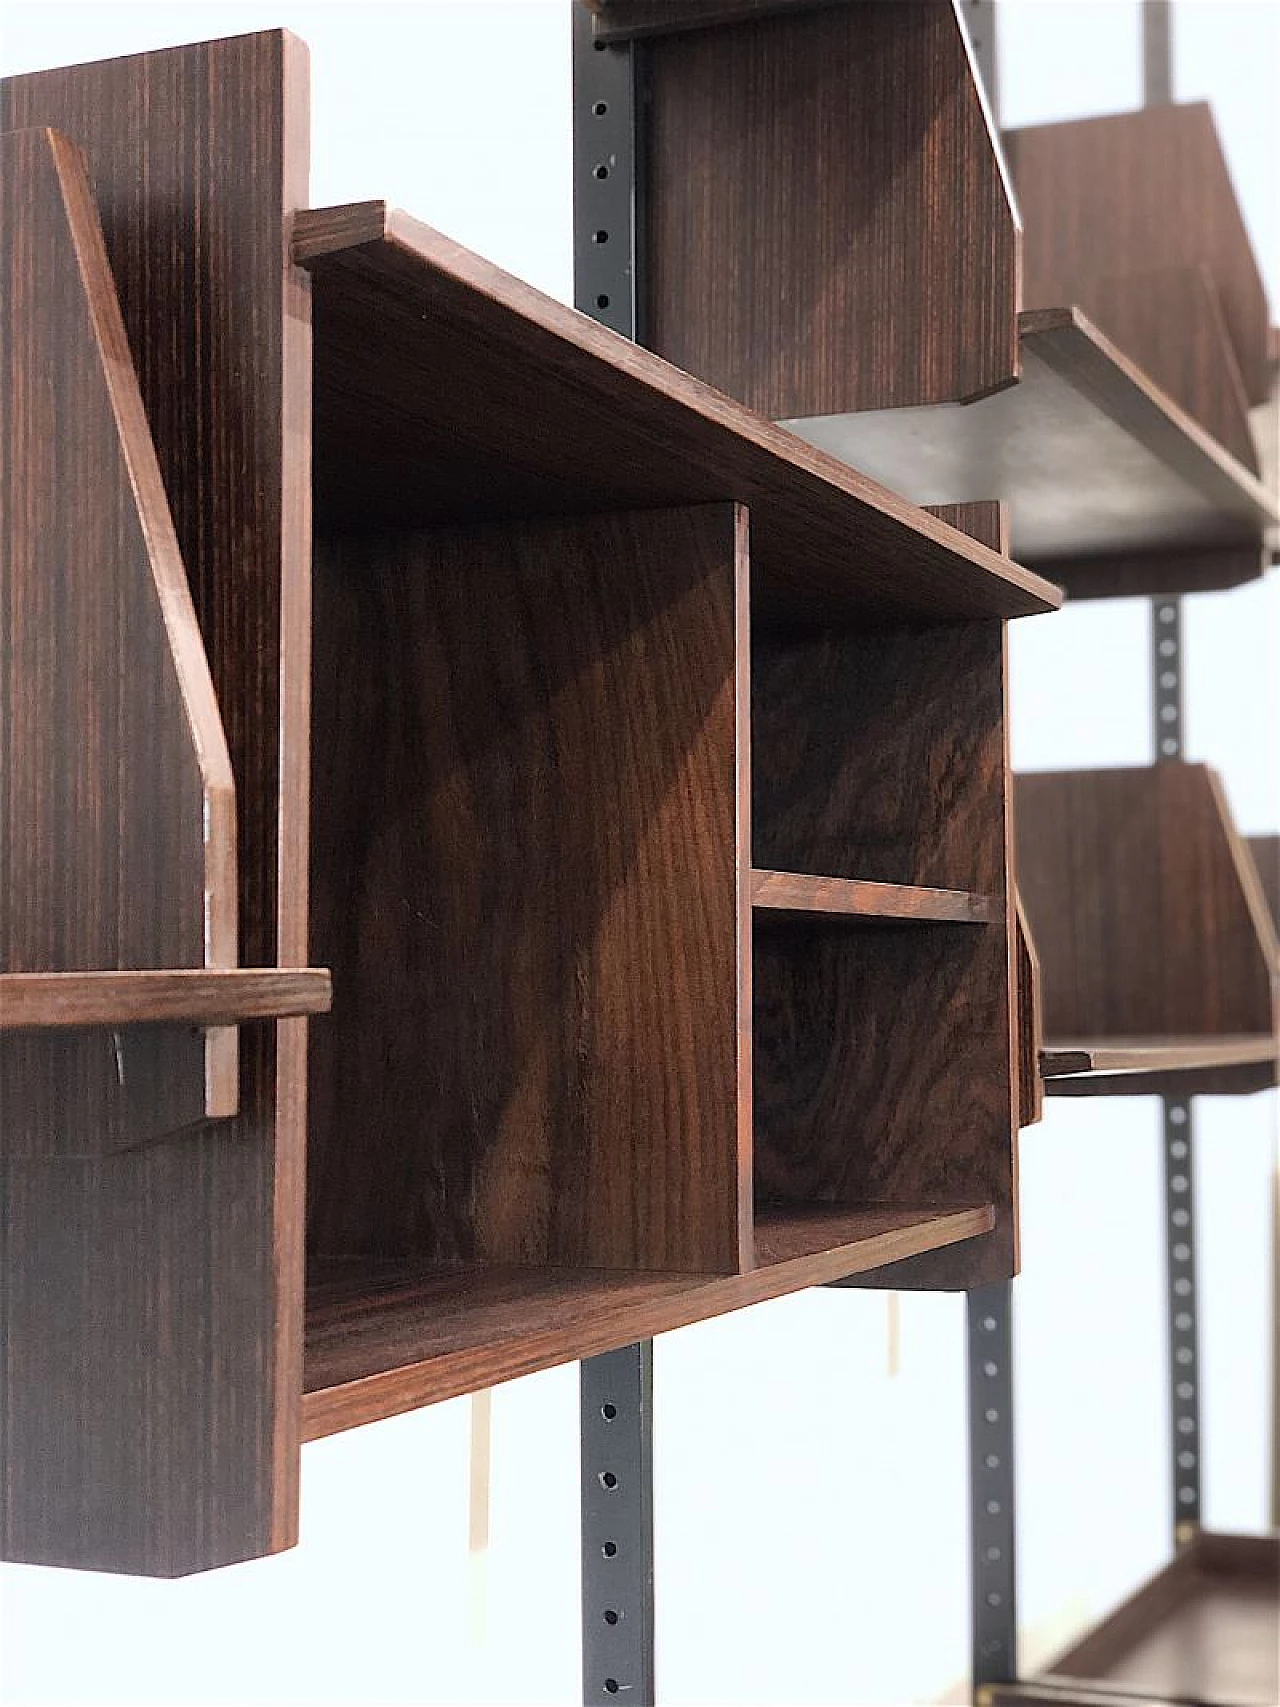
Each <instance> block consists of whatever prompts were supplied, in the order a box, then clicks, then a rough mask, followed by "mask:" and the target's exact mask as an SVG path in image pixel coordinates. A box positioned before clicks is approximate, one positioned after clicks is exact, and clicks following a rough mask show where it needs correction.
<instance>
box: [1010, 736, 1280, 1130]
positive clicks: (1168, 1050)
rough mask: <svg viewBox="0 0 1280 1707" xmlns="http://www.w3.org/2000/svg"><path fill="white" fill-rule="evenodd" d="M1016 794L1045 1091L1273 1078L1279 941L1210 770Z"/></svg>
mask: <svg viewBox="0 0 1280 1707" xmlns="http://www.w3.org/2000/svg"><path fill="white" fill-rule="evenodd" d="M1015 798H1016V817H1015V822H1016V825H1017V832H1018V844H1017V845H1018V873H1019V885H1020V889H1021V893H1022V898H1023V902H1024V904H1025V906H1026V910H1027V915H1028V918H1029V922H1030V929H1031V933H1032V936H1033V938H1034V941H1035V947H1036V950H1037V953H1038V957H1039V962H1040V991H1041V1004H1042V1014H1043V1027H1044V1035H1045V1042H1044V1046H1043V1048H1042V1050H1041V1055H1040V1060H1041V1071H1042V1073H1043V1076H1044V1079H1045V1089H1046V1091H1047V1092H1049V1093H1050V1094H1051V1095H1061V1096H1114V1095H1122V1094H1129V1095H1149V1094H1167V1095H1190V1094H1192V1093H1193V1092H1197V1091H1207V1092H1218V1093H1230V1092H1241V1093H1245V1092H1249V1091H1254V1090H1259V1089H1263V1088H1265V1087H1267V1086H1269V1085H1272V1084H1274V1083H1275V1082H1276V1072H1277V1060H1278V1058H1280V1038H1278V1031H1277V1013H1276V1006H1275V1001H1276V997H1275V978H1274V968H1275V964H1276V941H1275V932H1274V927H1273V925H1272V921H1271V918H1270V915H1269V913H1268V910H1267V906H1266V902H1265V900H1264V897H1263V891H1262V885H1261V883H1260V882H1259V879H1258V875H1257V870H1256V867H1255V865H1254V861H1253V859H1252V857H1251V855H1250V853H1249V850H1248V849H1247V847H1246V846H1245V845H1244V843H1243V842H1242V841H1241V839H1240V837H1239V836H1238V834H1237V833H1236V830H1235V826H1234V825H1233V823H1232V821H1231V816H1230V812H1229V809H1228V807H1227V803H1226V799H1225V797H1224V795H1223V792H1222V788H1221V784H1220V783H1219V781H1218V779H1217V777H1216V776H1215V775H1214V774H1213V772H1211V771H1209V770H1208V769H1206V768H1205V767H1204V766H1203V765H1191V764H1183V763H1175V762H1169V763H1162V764H1159V765H1155V766H1152V767H1146V768H1143V769H1137V770H1108V771H1076V772H1046V773H1043V774H1039V775H1027V776H1020V777H1019V778H1018V779H1017V782H1016V789H1015Z"/></svg>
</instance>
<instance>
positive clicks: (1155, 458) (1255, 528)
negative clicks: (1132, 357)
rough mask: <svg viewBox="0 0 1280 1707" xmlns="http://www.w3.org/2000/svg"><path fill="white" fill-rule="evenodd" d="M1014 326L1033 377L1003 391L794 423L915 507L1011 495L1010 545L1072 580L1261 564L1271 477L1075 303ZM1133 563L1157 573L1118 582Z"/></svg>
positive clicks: (1205, 578) (1244, 574)
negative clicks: (1224, 441)
mask: <svg viewBox="0 0 1280 1707" xmlns="http://www.w3.org/2000/svg"><path fill="white" fill-rule="evenodd" d="M1019 328H1020V335H1021V350H1022V378H1021V380H1020V381H1019V383H1018V384H1016V385H1012V386H1009V387H1008V388H1007V389H1005V390H1004V391H1000V392H996V393H995V394H993V395H991V396H989V397H984V398H980V399H979V400H978V401H976V402H974V403H966V404H942V405H939V406H937V407H933V408H914V409H891V410H875V411H871V412H868V413H866V414H855V415H831V416H815V417H812V418H810V419H808V420H799V421H792V422H790V423H788V424H789V425H790V426H791V427H792V428H793V429H794V430H795V431H796V432H798V433H801V434H803V436H804V437H806V438H807V439H809V440H810V441H811V442H812V443H814V444H817V445H820V446H822V447H823V448H824V449H826V450H829V451H831V452H832V453H833V454H834V455H837V456H840V457H843V458H845V459H847V460H848V461H849V462H851V463H853V464H854V465H856V466H857V467H858V468H860V469H862V470H864V471H865V472H866V473H868V474H870V475H872V476H874V478H876V479H878V480H883V481H884V482H885V484H886V485H889V486H892V487H893V488H894V489H895V490H896V491H899V492H902V493H904V494H905V495H906V496H907V497H909V498H912V499H914V500H915V502H917V503H919V504H949V503H960V502H963V501H964V500H965V499H967V498H972V497H973V496H974V495H975V494H978V493H981V494H982V495H983V496H986V497H993V498H1000V499H1002V500H1004V501H1006V502H1007V503H1008V504H1009V506H1010V510H1011V517H1012V526H1013V537H1012V546H1011V549H1012V550H1013V552H1014V554H1015V556H1017V557H1019V558H1020V559H1022V560H1024V561H1026V562H1027V563H1032V564H1034V565H1035V566H1036V567H1037V568H1038V569H1040V570H1041V571H1042V572H1043V573H1044V574H1046V575H1051V576H1052V577H1053V578H1054V579H1055V580H1057V581H1059V582H1061V583H1062V584H1063V585H1064V586H1065V587H1066V588H1067V591H1068V592H1079V593H1083V594H1088V593H1096V592H1100V591H1101V592H1106V591H1134V592H1138V591H1168V592H1175V591H1178V590H1179V581H1180V578H1181V577H1182V576H1183V575H1185V576H1186V577H1188V578H1189V580H1190V581H1191V583H1192V584H1197V585H1205V586H1208V585H1214V586H1229V585H1233V584H1235V583H1236V582H1239V581H1245V580H1249V579H1251V578H1253V577H1256V576H1257V575H1259V574H1261V572H1262V561H1263V539H1264V534H1265V532H1266V530H1267V529H1268V528H1270V527H1273V526H1274V525H1275V524H1276V522H1277V520H1280V517H1278V516H1277V510H1276V506H1275V501H1274V499H1273V498H1272V497H1271V495H1270V494H1269V493H1268V492H1267V490H1266V488H1265V487H1264V486H1263V485H1262V483H1261V482H1260V481H1259V480H1257V479H1256V478H1255V477H1254V476H1253V475H1252V474H1251V473H1250V472H1249V471H1248V470H1247V469H1246V468H1244V467H1243V466H1242V465H1241V464H1240V463H1239V462H1237V461H1236V460H1235V458H1233V457H1232V456H1230V455H1229V454H1228V453H1227V452H1226V451H1225V450H1224V449H1223V448H1222V446H1221V445H1220V444H1218V443H1217V441H1216V440H1215V439H1213V438H1212V437H1210V435H1209V434H1208V433H1207V432H1206V431H1205V430H1204V428H1203V427H1201V426H1200V425H1199V424H1198V423H1197V422H1195V421H1193V420H1192V419H1191V417H1190V416H1189V415H1188V414H1186V413H1185V412H1184V411H1183V410H1182V409H1180V408H1179V407H1178V406H1177V405H1176V404H1175V403H1174V402H1173V401H1172V400H1171V399H1170V398H1169V397H1168V396H1166V394H1165V393H1164V392H1162V391H1161V390H1159V389H1158V388H1157V387H1156V386H1155V385H1153V384H1152V383H1151V381H1150V380H1149V379H1148V378H1147V377H1146V376H1145V375H1144V374H1143V373H1142V372H1141V370H1140V369H1139V368H1138V367H1136V366H1135V365H1134V363H1132V362H1131V361H1129V360H1128V359H1127V358H1126V357H1125V356H1124V355H1123V354H1122V353H1121V352H1120V351H1119V350H1118V349H1116V347H1115V346H1114V344H1112V343H1110V342H1109V340H1108V339H1106V338H1105V337H1104V336H1103V335H1102V333H1100V332H1099V331H1098V330H1097V328H1096V327H1095V326H1093V325H1092V324H1091V323H1090V322H1089V321H1088V320H1086V319H1085V317H1084V316H1083V315H1082V314H1080V313H1079V311H1078V310H1076V309H1073V308H1054V309H1038V310H1035V311H1033V312H1030V313H1024V314H1023V315H1022V316H1021V317H1020V319H1019ZM1209 558H1212V563H1208V561H1207V560H1208V559H1209ZM1135 559H1147V560H1152V559H1154V560H1156V561H1154V562H1152V564H1151V575H1153V576H1154V577H1155V578H1154V580H1152V579H1150V578H1149V577H1147V576H1146V575H1145V573H1144V574H1143V575H1142V576H1138V575H1137V572H1136V571H1133V570H1132V569H1129V570H1126V571H1125V572H1124V573H1126V574H1128V575H1129V576H1130V581H1129V583H1128V584H1125V585H1114V584H1113V583H1114V582H1115V580H1116V571H1115V565H1116V564H1117V563H1118V562H1119V563H1122V564H1127V565H1132V563H1133V560H1135ZM1180 565H1181V566H1182V567H1181V569H1180V567H1179V566H1180ZM1162 576H1163V577H1164V581H1162V580H1161V577H1162ZM1164 582H1169V583H1170V584H1168V585H1165V584H1164Z"/></svg>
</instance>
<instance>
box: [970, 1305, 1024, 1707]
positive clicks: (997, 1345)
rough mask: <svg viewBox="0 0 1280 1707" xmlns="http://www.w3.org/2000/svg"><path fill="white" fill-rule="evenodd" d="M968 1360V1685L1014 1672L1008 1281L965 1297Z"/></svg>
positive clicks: (1002, 1679) (1007, 1678)
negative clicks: (970, 1619) (970, 1623)
mask: <svg viewBox="0 0 1280 1707" xmlns="http://www.w3.org/2000/svg"><path fill="white" fill-rule="evenodd" d="M965 1307H966V1311H967V1326H968V1354H969V1355H968V1362H969V1503H970V1531H969V1533H970V1544H971V1552H972V1560H973V1563H972V1594H973V1684H974V1688H975V1689H977V1688H979V1687H981V1686H982V1685H983V1684H989V1683H1012V1682H1014V1681H1015V1680H1016V1678H1017V1675H1018V1606H1017V1572H1016V1551H1015V1548H1016V1525H1015V1511H1014V1497H1015V1492H1016V1489H1015V1486H1014V1457H1013V1445H1014V1442H1013V1282H1012V1281H1010V1280H1003V1281H999V1282H998V1283H997V1284H996V1285H994V1286H980V1287H976V1288H975V1289H974V1290H973V1291H972V1292H970V1293H968V1294H967V1296H966V1298H965Z"/></svg>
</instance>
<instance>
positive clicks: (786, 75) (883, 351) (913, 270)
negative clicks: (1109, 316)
mask: <svg viewBox="0 0 1280 1707" xmlns="http://www.w3.org/2000/svg"><path fill="white" fill-rule="evenodd" d="M640 75H641V76H642V78H643V82H644V90H645V107H644V111H645V134H644V140H643V148H642V155H643V158H644V159H645V160H646V162H647V176H646V182H645V185H644V205H645V207H646V208H647V216H646V236H645V243H644V249H643V253H644V257H645V269H646V271H645V279H644V281H642V282H643V288H644V300H643V309H642V316H641V339H642V341H643V342H644V343H646V344H648V345H649V347H650V348H651V349H654V350H657V351H658V352H659V354H661V355H663V356H666V357H667V358H668V359H669V360H671V361H673V362H675V364H676V365H677V366H678V367H682V368H684V369H686V370H687V371H688V372H690V373H695V374H697V375H698V376H699V377H700V378H702V379H706V380H709V381H710V383H711V384H712V385H715V386H717V387H718V388H719V389H720V390H722V391H727V392H728V393H729V394H730V396H733V397H738V398H741V399H742V400H743V402H745V403H748V404H749V405H750V406H751V407H752V408H753V409H757V410H759V412H760V413H761V414H762V415H768V416H770V417H772V418H775V419H777V418H779V417H794V416H806V415H825V414H840V413H845V412H848V411H852V410H859V409H892V408H898V407H902V406H909V405H918V404H929V403H942V402H955V401H960V400H963V399H967V398H971V397H975V396H980V395H982V394H984V393H986V392H989V391H992V390H995V389H998V388H999V387H1001V386H1003V385H1007V384H1008V383H1009V382H1010V381H1011V380H1013V379H1014V378H1015V377H1016V376H1017V373H1018V371H1019V367H1018V342H1017V329H1016V324H1015V322H1016V316H1017V311H1018V307H1019V300H1018V252H1019V242H1020V232H1019V230H1018V225H1017V219H1016V215H1015V213H1014V210H1013V207H1012V204H1011V201H1010V197H1009V193H1008V188H1007V185H1006V183H1005V179H1004V175H1003V171H1002V168H1001V164H1000V160H999V156H998V152H997V148H996V145H995V142H994V139H993V137H992V134H991V130H990V127H989V123H988V118H987V114H986V111H985V108H984V105H983V101H982V97H981V95H980V93H979V89H978V85H977V82H976V80H975V76H974V72H973V68H972V65H971V62H970V59H969V53H968V49H967V45H966V43H965V39H964V34H963V29H962V26H961V24H960V21H959V19H958V17H957V16H956V13H955V10H954V8H953V7H952V6H951V5H949V4H932V3H931V4H927V5H918V4H917V5H903V4H901V3H900V0H865V3H861V4H857V5H840V6H829V7H826V8H823V9H820V10H816V11H811V10H796V11H791V12H785V13H779V14H777V15H774V16H764V17H760V18H756V19H747V20H744V21H738V22H734V23H733V24H732V25H731V26H730V27H725V28H720V29H708V30H702V31H699V32H697V33H695V34H690V35H683V34H682V35H675V36H671V37H669V38H664V39H660V40H657V41H654V42H652V43H646V44H645V48H644V57H643V61H642V66H641V72H640Z"/></svg>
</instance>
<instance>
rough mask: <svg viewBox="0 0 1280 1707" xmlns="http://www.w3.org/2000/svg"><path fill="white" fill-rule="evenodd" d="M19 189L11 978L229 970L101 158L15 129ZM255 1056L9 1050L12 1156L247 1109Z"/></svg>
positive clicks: (188, 1045)
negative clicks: (107, 225) (108, 243)
mask: <svg viewBox="0 0 1280 1707" xmlns="http://www.w3.org/2000/svg"><path fill="white" fill-rule="evenodd" d="M0 180H2V186H0V194H3V197H4V207H3V210H2V212H0V241H2V245H3V246H2V248H0V313H2V314H3V316H4V320H3V326H2V327H0V351H2V352H3V353H2V354H0V363H2V364H3V371H2V373H0V396H2V397H3V409H4V414H3V425H2V428H0V431H2V432H3V436H4V450H3V454H2V455H0V482H2V489H0V628H2V631H3V635H4V659H3V662H2V663H0V732H3V738H4V742H5V747H4V752H3V756H2V759H0V770H2V772H3V776H4V801H3V810H2V811H0V954H2V955H3V970H5V971H8V972H14V973H18V972H33V973H34V972H60V971H69V970H74V969H75V968H77V967H84V966H104V965H105V966H114V965H121V964H123V965H138V966H177V967H182V966H191V967H200V966H204V965H205V964H206V961H207V963H208V964H210V965H215V966H216V965H223V966H233V965H234V964H235V961H236V858H235V789H234V785H233V783H232V778H231V761H230V758H229V757H228V754H227V744H226V740H225V737H224V735H223V731H222V723H221V720H220V717H219V714H218V707H217V703H216V701H215V699H214V693H213V686H212V683H211V682H210V679H209V667H208V664H207V662H206V660H205V654H204V648H203V646H202V644H201V639H200V631H199V628H198V627H197V624H196V617H195V612H194V610H193V609H192V605H191V594H190V591H189V590H188V587H187V579H186V572H185V569H184V567H183V563H182V558H181V554H180V552H179V549H178V542H177V539H176V538H175V535H174V530H173V522H172V520H171V518H170V514H169V507H168V503H167V501H166V498H165V493H164V487H163V484H162V481H161V476H160V469H159V467H158V465H157V462H156V454H155V449H154V447H153V445H152V442H151V436H150V432H149V430H148V427H147V421H146V415H145V413H144V410H143V406H142V399H141V397H140V395H139V393H138V382H137V378H136V376H135V374H134V370H133V366H132V363H131V361H130V357H129V346H128V343H127V341H126V338H125V331H124V326H123V324H122V322H121V318H120V306H119V303H118V301H117V299H116V294H115V286H114V283H113V280H112V277H111V268H110V265H109V263H108V260H107V256H106V251H105V249H104V247H103V241H102V231H101V227H100V225H99V222H98V216H97V211H96V209H95V207H94V205H93V200H92V198H91V196H90V193H89V188H88V184H87V182H86V180H85V173H84V166H83V162H82V161H81V159H80V157H79V155H78V154H77V151H76V150H75V148H74V147H72V145H71V144H70V143H69V142H68V141H67V140H66V139H65V138H63V137H60V136H58V135H56V134H55V133H53V132H51V131H46V130H38V129H33V130H28V131H23V132H18V133H15V134H12V135H10V136H7V137H5V138H4V139H3V141H2V142H0ZM69 494H83V495H85V497H86V499H89V498H91V502H90V501H87V502H85V503H76V502H69V501H68V495H69ZM206 826H207V829H206ZM236 1053H237V1045H236V1037H235V1034H234V1032H233V1033H230V1034H227V1033H225V1032H224V1033H220V1034H219V1033H215V1034H211V1035H210V1036H208V1037H206V1038H196V1037H178V1036H168V1037H165V1038H155V1037H153V1038H147V1039H133V1040H131V1041H130V1043H129V1045H128V1047H127V1048H125V1047H123V1046H122V1048H121V1050H120V1055H119V1058H117V1055H116V1052H115V1051H114V1050H113V1049H112V1048H110V1047H109V1046H107V1045H106V1044H105V1043H104V1040H102V1039H88V1038H86V1039H76V1040H71V1039H63V1040H60V1041H59V1042H57V1043H52V1044H51V1043H48V1042H45V1041H40V1040H34V1039H20V1040H19V1039H4V1040H0V1106H2V1107H3V1108H4V1123H3V1124H4V1138H3V1142H2V1143H0V1154H3V1155H5V1156H9V1157H16V1156H19V1155H24V1154H25V1155H40V1154H48V1153H50V1151H51V1150H54V1151H57V1152H59V1153H62V1154H76V1153H77V1152H78V1151H81V1150H83V1149H84V1148H85V1146H87V1145H88V1146H92V1145H95V1144H97V1143H99V1142H105V1143H106V1144H107V1146H108V1147H110V1144H111V1143H112V1141H113V1138H114V1137H115V1136H116V1135H119V1134H122V1133H123V1132H124V1131H125V1130H126V1129H127V1131H128V1133H129V1136H130V1138H131V1139H132V1141H133V1142H140V1141H149V1140H151V1139H154V1138H156V1137H159V1136H162V1135H163V1134H164V1133H165V1132H172V1131H176V1130H178V1129H181V1128H182V1127H185V1126H187V1125H189V1124H191V1122H193V1121H196V1120H201V1119H204V1118H205V1117H206V1116H208V1117H211V1118H212V1117H218V1116H225V1115H229V1114H234V1113H235V1110H236V1102H237V1095H238V1087H237V1071H236Z"/></svg>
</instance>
